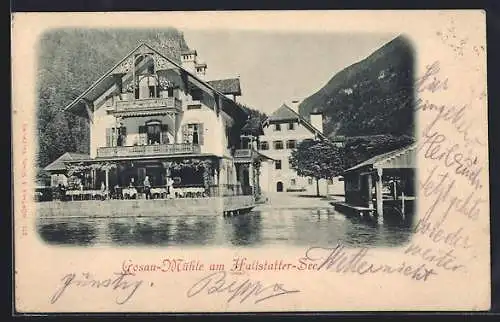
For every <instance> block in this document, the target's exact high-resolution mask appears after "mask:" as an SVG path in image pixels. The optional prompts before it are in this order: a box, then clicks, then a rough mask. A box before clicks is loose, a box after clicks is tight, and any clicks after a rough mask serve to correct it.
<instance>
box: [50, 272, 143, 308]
mask: <svg viewBox="0 0 500 322" xmlns="http://www.w3.org/2000/svg"><path fill="white" fill-rule="evenodd" d="M131 275H132V274H130V273H127V272H120V273H114V276H113V277H107V278H104V279H96V278H95V277H94V276H93V275H92V274H90V273H81V274H79V276H78V277H77V274H75V273H70V274H66V275H65V276H64V277H63V278H62V279H61V282H62V285H60V286H58V288H57V290H56V292H55V293H54V294H53V295H52V297H51V298H50V303H51V304H54V303H56V302H57V301H58V300H59V299H60V298H61V296H62V295H63V294H65V293H67V290H68V289H70V288H86V289H100V288H106V289H111V290H113V291H117V292H122V293H121V294H120V295H118V296H117V297H116V303H117V304H120V305H121V304H124V303H126V302H127V301H129V300H130V299H131V298H132V296H133V295H134V294H135V293H136V292H137V290H138V289H139V287H140V286H141V285H142V284H143V281H142V280H135V281H131V280H129V279H128V276H131ZM123 293H124V294H123Z"/></svg>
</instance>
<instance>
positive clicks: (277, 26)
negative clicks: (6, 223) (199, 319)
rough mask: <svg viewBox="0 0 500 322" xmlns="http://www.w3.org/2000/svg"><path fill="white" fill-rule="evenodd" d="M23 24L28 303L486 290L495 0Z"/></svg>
mask: <svg viewBox="0 0 500 322" xmlns="http://www.w3.org/2000/svg"><path fill="white" fill-rule="evenodd" d="M422 21H425V22H426V23H425V24H422ZM298 22H300V23H298ZM12 35H13V40H14V42H13V47H12V57H13V63H12V67H13V73H12V92H13V103H12V116H13V146H14V147H15V148H14V150H13V166H14V169H13V178H14V182H16V183H17V184H15V185H14V186H13V188H12V189H13V193H14V214H13V218H14V227H13V229H14V236H15V238H14V248H15V275H14V279H15V287H14V289H15V294H14V295H15V297H14V298H15V307H16V311H17V312H21V313H40V312H42V313H43V312H45V313H47V312H49V313H81V312H86V313H89V312H94V313H97V312H143V313H144V312H163V313H183V312H184V313H186V312H188V313H193V312H269V311H271V312H283V311H285V312H288V311H293V312H332V311H357V312H360V311H387V310H390V311H408V310H420V311H429V310H431V311H433V310H438V311H456V310H473V311H480V310H487V309H488V308H489V306H490V297H491V289H490V261H491V259H490V221H489V219H490V213H489V211H490V210H489V198H490V197H489V172H488V170H489V161H488V122H487V121H488V119H487V111H488V106H487V88H486V38H485V37H486V36H485V15H484V12H482V11H477V10H465V11H456V10H455V11H453V10H437V11H390V10H388V11H377V12H375V11H369V10H365V11H356V12H352V11H321V12H320V11H307V12H306V11H297V12H285V11H276V12H268V11H256V12H236V11H235V12H232V11H227V12H120V13H118V12H116V13H111V12H109V13H19V14H16V15H14V16H13V19H12Z"/></svg>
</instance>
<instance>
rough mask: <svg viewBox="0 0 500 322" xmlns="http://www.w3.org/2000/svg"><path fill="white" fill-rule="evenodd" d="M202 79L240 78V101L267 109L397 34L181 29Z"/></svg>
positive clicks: (310, 90) (308, 91)
mask: <svg viewBox="0 0 500 322" xmlns="http://www.w3.org/2000/svg"><path fill="white" fill-rule="evenodd" d="M182 32H183V33H184V38H185V40H186V43H187V45H188V46H189V47H190V48H191V49H196V50H197V53H198V62H205V63H206V64H207V71H206V79H207V80H214V79H222V78H230V77H237V76H239V77H240V83H241V90H242V96H241V97H239V98H238V100H239V101H240V102H241V103H244V104H246V105H248V106H249V107H252V108H254V109H258V110H260V111H263V112H265V113H267V114H271V113H272V112H273V111H274V110H276V109H277V108H279V107H280V106H281V105H282V104H283V103H287V104H290V103H291V102H292V101H293V100H299V101H302V100H304V99H305V98H307V97H308V96H310V95H312V94H314V93H315V92H316V91H318V90H319V89H321V88H322V87H323V86H324V85H325V84H326V83H327V82H328V81H329V80H330V79H331V78H332V77H333V76H334V75H335V74H336V73H338V72H339V71H341V70H342V69H344V68H345V67H347V66H349V65H351V64H353V63H355V62H357V61H360V60H362V59H363V58H365V57H367V56H368V55H370V54H371V53H372V52H374V51H375V50H377V49H378V48H380V47H381V46H382V45H384V44H385V43H387V42H389V41H390V40H392V39H393V38H395V37H396V36H397V34H376V33H363V34H352V33H350V34H345V33H342V34H340V33H326V32H325V33H278V32H261V31H237V30H221V31H219V30H208V31H207V30H182Z"/></svg>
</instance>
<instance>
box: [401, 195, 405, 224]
mask: <svg viewBox="0 0 500 322" xmlns="http://www.w3.org/2000/svg"><path fill="white" fill-rule="evenodd" d="M401 213H402V214H403V220H404V219H405V193H404V192H403V191H401Z"/></svg>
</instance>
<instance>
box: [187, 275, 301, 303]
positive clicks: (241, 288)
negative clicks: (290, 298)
mask: <svg viewBox="0 0 500 322" xmlns="http://www.w3.org/2000/svg"><path fill="white" fill-rule="evenodd" d="M298 292H300V291H299V290H287V289H285V287H284V286H283V284H279V283H274V284H271V285H267V286H264V285H263V284H262V283H261V282H260V281H251V280H250V279H245V280H244V281H241V280H239V279H235V280H228V274H227V273H226V272H225V271H218V272H215V273H212V274H209V275H207V276H205V277H203V278H202V279H200V280H199V281H197V282H196V283H194V284H193V286H191V288H190V289H189V290H188V291H187V296H188V297H194V296H197V295H203V294H205V295H214V294H224V293H225V294H226V295H229V297H228V299H227V303H229V302H231V301H233V300H234V299H238V298H239V300H240V303H243V302H245V301H246V300H248V299H252V300H253V301H254V303H255V304H257V303H260V302H263V301H265V300H268V299H271V298H274V297H278V296H283V295H286V294H290V293H298Z"/></svg>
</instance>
